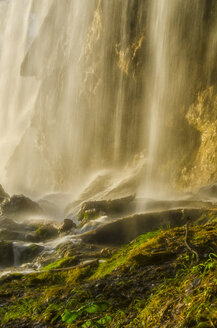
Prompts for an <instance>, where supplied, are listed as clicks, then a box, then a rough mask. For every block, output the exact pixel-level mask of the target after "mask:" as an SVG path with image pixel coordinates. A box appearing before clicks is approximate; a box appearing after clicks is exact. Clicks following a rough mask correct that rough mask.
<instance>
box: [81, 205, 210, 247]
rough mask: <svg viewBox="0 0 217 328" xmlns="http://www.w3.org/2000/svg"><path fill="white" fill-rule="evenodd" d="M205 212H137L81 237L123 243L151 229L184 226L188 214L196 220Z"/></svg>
mask: <svg viewBox="0 0 217 328" xmlns="http://www.w3.org/2000/svg"><path fill="white" fill-rule="evenodd" d="M203 213H204V210H201V209H186V210H185V211H184V212H183V210H181V209H178V210H169V211H162V212H155V213H145V214H136V215H132V216H129V217H126V218H122V219H119V220H116V221H114V222H112V223H109V224H106V225H104V226H102V227H99V228H98V229H96V230H93V231H91V232H87V233H85V234H83V235H81V236H80V237H81V239H82V240H83V242H86V243H93V244H94V243H95V244H100V245H123V244H125V243H127V242H129V241H131V240H133V239H134V238H136V237H137V236H139V235H141V234H143V233H146V232H149V231H154V230H157V229H159V228H166V227H171V228H173V227H180V226H183V225H184V224H185V223H186V217H187V216H189V217H190V218H191V220H192V222H194V221H195V220H197V219H199V218H200V217H201V216H202V214H203Z"/></svg>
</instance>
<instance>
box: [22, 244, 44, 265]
mask: <svg viewBox="0 0 217 328" xmlns="http://www.w3.org/2000/svg"><path fill="white" fill-rule="evenodd" d="M43 249H44V247H43V246H40V245H36V244H32V245H29V246H27V247H25V248H24V250H23V251H22V252H21V254H20V262H21V263H27V262H32V260H34V258H36V257H37V256H38V255H39V254H40V253H41V252H42V251H43Z"/></svg>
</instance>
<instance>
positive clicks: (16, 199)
mask: <svg viewBox="0 0 217 328" xmlns="http://www.w3.org/2000/svg"><path fill="white" fill-rule="evenodd" d="M2 213H3V215H5V216H8V217H10V218H18V217H20V216H21V217H22V216H25V215H31V214H32V215H43V211H42V209H41V207H40V206H39V205H38V204H37V203H36V202H34V201H32V200H31V199H30V198H28V197H26V196H24V195H14V196H12V197H11V198H9V199H7V200H6V201H5V202H4V204H3V205H2Z"/></svg>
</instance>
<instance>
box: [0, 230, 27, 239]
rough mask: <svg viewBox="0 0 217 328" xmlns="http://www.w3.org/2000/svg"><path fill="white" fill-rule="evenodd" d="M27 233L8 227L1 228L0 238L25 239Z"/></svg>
mask: <svg viewBox="0 0 217 328" xmlns="http://www.w3.org/2000/svg"><path fill="white" fill-rule="evenodd" d="M24 239H25V235H24V234H22V233H20V232H18V231H10V230H7V229H2V230H0V240H11V241H13V240H24Z"/></svg>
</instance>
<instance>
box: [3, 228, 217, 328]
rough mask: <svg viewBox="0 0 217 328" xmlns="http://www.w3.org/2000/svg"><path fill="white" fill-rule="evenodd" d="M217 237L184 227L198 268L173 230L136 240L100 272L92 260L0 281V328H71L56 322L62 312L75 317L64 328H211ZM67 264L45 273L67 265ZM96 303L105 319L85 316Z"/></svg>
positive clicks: (180, 233)
mask: <svg viewBox="0 0 217 328" xmlns="http://www.w3.org/2000/svg"><path fill="white" fill-rule="evenodd" d="M216 232H217V228H216V226H215V225H214V224H211V225H205V226H200V227H198V226H194V227H190V231H189V237H190V240H191V244H192V245H193V247H195V248H196V249H197V251H198V253H199V259H200V261H199V263H195V261H194V259H193V258H192V254H191V253H189V251H188V250H187V249H186V247H185V243H184V238H185V237H184V236H185V229H184V228H176V229H170V230H167V231H155V232H152V233H148V234H145V235H142V236H140V237H139V238H137V239H136V240H134V241H133V242H131V243H130V244H128V245H126V246H125V247H123V248H122V249H121V250H119V251H118V252H117V253H116V254H114V255H113V256H112V258H111V259H109V260H107V261H105V262H104V263H101V264H100V265H99V266H98V264H97V261H96V262H95V263H92V264H90V265H86V266H77V267H74V268H72V269H70V270H67V271H60V272H55V271H54V272H53V271H49V269H48V271H47V272H40V273H34V274H29V275H19V276H14V277H13V276H9V277H8V278H2V279H1V280H0V317H1V324H0V327H1V328H2V327H4V328H6V327H10V326H16V325H17V326H19V325H20V326H22V325H21V324H20V322H18V321H16V320H23V321H22V322H24V324H23V326H27V327H28V326H29V327H31V326H33V325H36V323H37V324H38V325H41V326H43V325H47V326H51V327H52V326H60V327H70V326H69V324H67V323H66V322H63V321H62V318H63V316H64V315H65V314H67V313H69V314H70V315H73V314H76V315H77V314H79V313H80V314H81V315H78V316H77V317H76V318H75V320H74V321H73V323H72V324H71V327H84V328H86V327H95V326H96V327H99V326H100V325H101V326H103V327H104V328H109V327H110V328H111V327H116V328H122V327H124V328H131V327H137V328H139V327H146V328H158V327H164V325H165V323H166V324H167V327H176V326H177V322H178V323H179V327H180V328H190V327H197V328H206V327H216V326H217V310H216V309H217V255H216V253H217V239H216ZM71 260H72V261H73V258H66V259H63V262H62V261H59V260H58V261H57V262H55V263H54V264H52V266H51V267H52V268H53V267H56V268H59V267H62V266H68V263H69V262H67V261H71ZM101 303H106V304H107V308H106V310H105V312H103V313H100V311H98V312H95V313H89V312H90V311H89V310H87V305H89V304H101ZM81 309H82V311H81ZM85 309H86V310H85ZM88 309H89V308H88ZM88 311H89V312H88ZM69 319H70V318H69ZM17 322H18V323H17ZM22 322H21V323H22ZM14 323H16V325H14ZM67 325H68V326H67Z"/></svg>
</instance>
